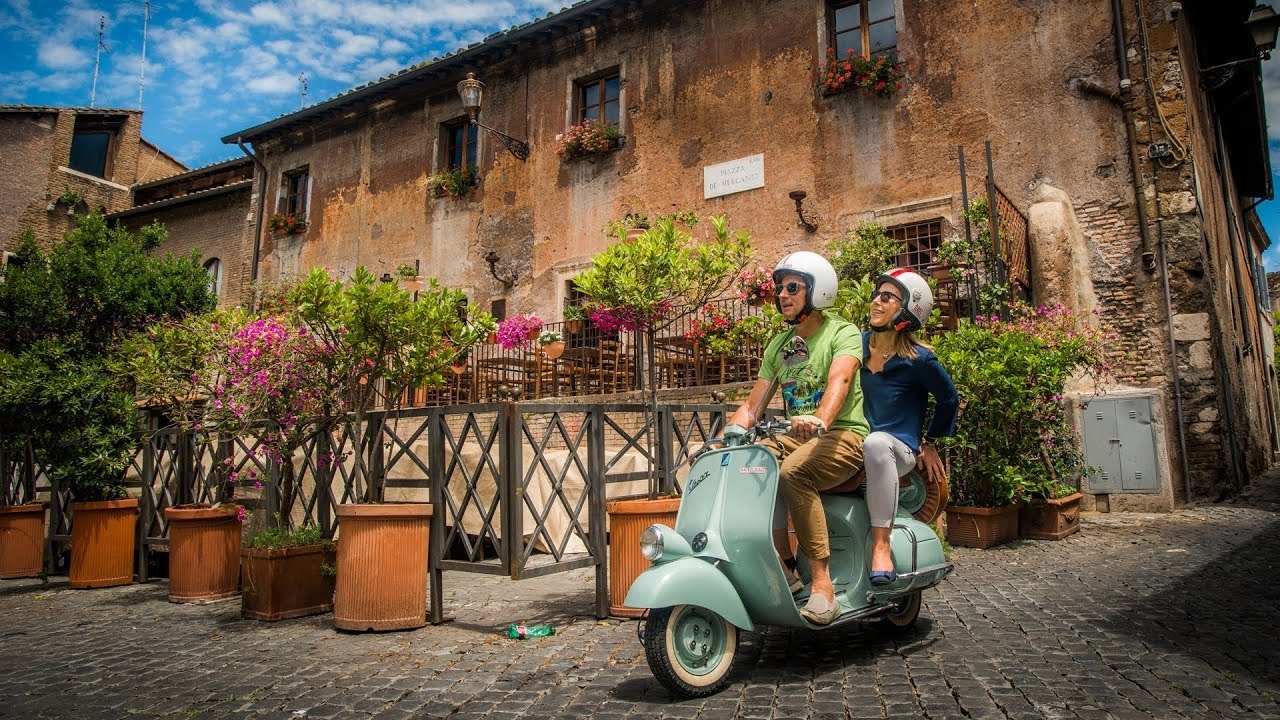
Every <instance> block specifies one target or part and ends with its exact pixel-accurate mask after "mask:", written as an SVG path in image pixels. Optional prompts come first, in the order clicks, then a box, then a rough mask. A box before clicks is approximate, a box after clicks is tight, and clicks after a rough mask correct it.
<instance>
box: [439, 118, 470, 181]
mask: <svg viewBox="0 0 1280 720" xmlns="http://www.w3.org/2000/svg"><path fill="white" fill-rule="evenodd" d="M479 127H480V126H478V125H475V124H473V123H472V122H471V120H470V118H466V117H462V118H456V119H454V120H450V121H448V122H445V123H441V124H440V136H441V139H442V141H443V142H442V143H441V150H442V151H443V153H444V160H443V162H441V163H440V169H441V170H459V169H462V168H465V167H467V166H468V165H471V166H474V167H475V168H476V169H477V170H478V169H479V168H480V130H479ZM458 130H462V132H463V135H473V136H474V139H473V138H467V142H466V144H465V145H464V146H463V148H462V163H461V164H460V165H454V164H453V151H454V148H455V147H457V146H456V145H455V144H454V133H455V132H456V131H458ZM467 148H474V150H473V153H474V154H473V155H472V156H471V157H470V158H468V154H467Z"/></svg>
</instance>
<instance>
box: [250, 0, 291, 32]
mask: <svg viewBox="0 0 1280 720" xmlns="http://www.w3.org/2000/svg"><path fill="white" fill-rule="evenodd" d="M249 17H250V18H251V19H252V20H253V21H254V22H255V23H265V24H267V25H275V26H276V27H282V28H287V27H289V26H291V25H293V24H294V23H293V22H291V21H290V19H289V16H288V15H287V14H285V12H284V10H282V9H281V8H280V6H279V5H277V4H275V3H269V2H265V3H258V4H257V5H254V6H253V7H252V8H250V9H249Z"/></svg>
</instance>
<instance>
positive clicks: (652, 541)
mask: <svg viewBox="0 0 1280 720" xmlns="http://www.w3.org/2000/svg"><path fill="white" fill-rule="evenodd" d="M662 545H663V543H662V530H660V529H659V528H658V526H657V525H650V526H649V527H647V528H645V529H644V532H642V533H640V554H641V555H643V556H644V559H645V560H648V561H649V562H657V560H658V558H660V557H662V549H663V548H662Z"/></svg>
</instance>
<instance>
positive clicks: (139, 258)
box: [0, 212, 215, 501]
mask: <svg viewBox="0 0 1280 720" xmlns="http://www.w3.org/2000/svg"><path fill="white" fill-rule="evenodd" d="M164 237H165V231H164V228H163V227H161V226H160V225H158V224H153V225H149V226H147V227H145V228H143V229H142V230H140V231H139V232H138V233H137V234H134V233H131V232H129V231H128V230H125V229H123V228H120V227H114V228H108V227H107V224H106V221H105V220H104V219H103V217H102V216H101V215H100V214H98V213H97V212H93V213H90V214H88V215H82V216H78V217H77V218H76V227H75V229H74V230H72V231H71V232H69V233H68V234H67V236H66V237H65V238H64V239H63V240H62V241H61V242H59V243H56V244H55V245H53V246H52V247H51V248H50V250H49V252H48V254H47V255H46V254H45V253H44V252H43V251H42V250H41V249H40V247H39V245H38V244H37V243H36V241H35V238H34V236H33V235H32V234H31V233H30V232H26V233H23V235H22V237H21V239H20V240H19V242H18V245H17V247H16V251H15V256H16V257H15V258H14V260H13V261H11V262H10V263H9V264H8V266H7V267H6V268H5V270H4V275H3V281H2V282H0V438H3V439H4V442H7V443H10V444H14V443H19V444H26V443H27V442H30V444H31V447H32V449H33V451H34V452H35V454H36V459H37V461H38V462H40V463H42V464H46V465H48V466H49V467H50V474H51V475H52V477H53V478H54V479H55V480H57V481H58V482H60V483H62V484H63V486H64V487H68V488H70V490H71V492H72V495H73V497H74V498H75V499H76V500H79V501H88V500H106V499H113V498H119V497H123V496H124V472H125V470H126V468H127V467H128V465H129V462H130V460H131V458H132V456H133V453H134V452H135V451H136V447H137V444H138V436H137V434H136V431H137V427H138V411H137V407H136V405H135V403H134V395H133V390H134V388H133V387H132V382H131V379H130V378H129V377H128V376H126V375H124V374H122V373H120V372H119V369H118V367H119V366H118V362H119V356H118V353H119V349H120V347H121V344H122V343H123V342H124V341H125V339H126V338H128V337H129V336H130V335H132V334H134V333H137V332H140V331H142V330H144V329H145V328H146V327H147V326H148V325H150V324H153V323H156V322H158V321H163V320H165V319H178V318H181V317H183V316H184V315H186V314H188V313H201V312H206V311H208V310H211V309H212V308H213V305H214V302H215V298H214V297H213V295H212V294H211V293H210V291H209V287H208V275H207V274H206V273H205V271H204V269H203V268H202V267H201V266H200V263H199V257H198V256H197V255H194V254H193V255H190V256H186V257H182V258H175V257H172V256H163V257H156V256H154V255H153V251H154V250H155V248H156V246H157V245H159V243H160V242H161V241H162V240H163V239H164Z"/></svg>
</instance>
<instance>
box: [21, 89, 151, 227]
mask: <svg viewBox="0 0 1280 720" xmlns="http://www.w3.org/2000/svg"><path fill="white" fill-rule="evenodd" d="M76 114H77V113H76V111H75V110H69V109H63V110H59V111H57V112H31V113H2V114H0V150H3V153H4V159H3V160H2V161H0V162H2V163H3V164H2V165H0V249H3V250H7V249H9V248H10V247H11V246H12V245H13V244H14V242H15V240H16V238H17V237H18V236H19V234H20V233H21V232H22V231H23V230H26V229H30V230H31V231H32V232H33V233H34V234H35V236H36V238H37V240H39V241H40V242H41V244H43V245H45V246H48V245H49V244H50V243H51V242H53V241H55V240H57V239H60V238H61V237H62V235H63V234H64V233H65V232H66V231H67V230H70V229H71V228H72V227H73V224H72V217H71V215H70V214H69V211H75V212H77V213H85V212H88V211H89V210H90V209H102V210H105V211H106V212H115V211H118V210H123V209H125V208H127V207H129V188H128V186H129V185H132V184H133V183H134V182H136V181H137V172H138V154H139V152H138V151H139V146H140V141H139V134H138V133H139V129H140V127H141V124H142V115H141V113H136V112H129V113H125V120H124V123H123V124H122V125H121V127H120V130H119V132H118V134H117V137H116V141H115V154H114V156H113V161H112V166H111V172H110V177H109V178H106V180H105V181H104V180H102V179H99V178H93V177H90V176H87V175H84V174H83V173H77V172H75V171H72V170H68V169H66V165H67V163H68V161H69V159H70V157H71V139H72V136H73V134H74V132H75V123H76ZM67 190H74V191H76V192H79V193H80V194H81V195H82V196H83V198H84V199H83V202H81V203H79V204H77V205H76V206H74V207H72V206H69V205H67V204H65V203H58V202H56V201H57V199H58V198H59V197H61V196H62V195H63V194H64V193H65V192H66V191H67ZM50 203H53V204H54V206H53V207H52V208H50V207H49V205H50Z"/></svg>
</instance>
